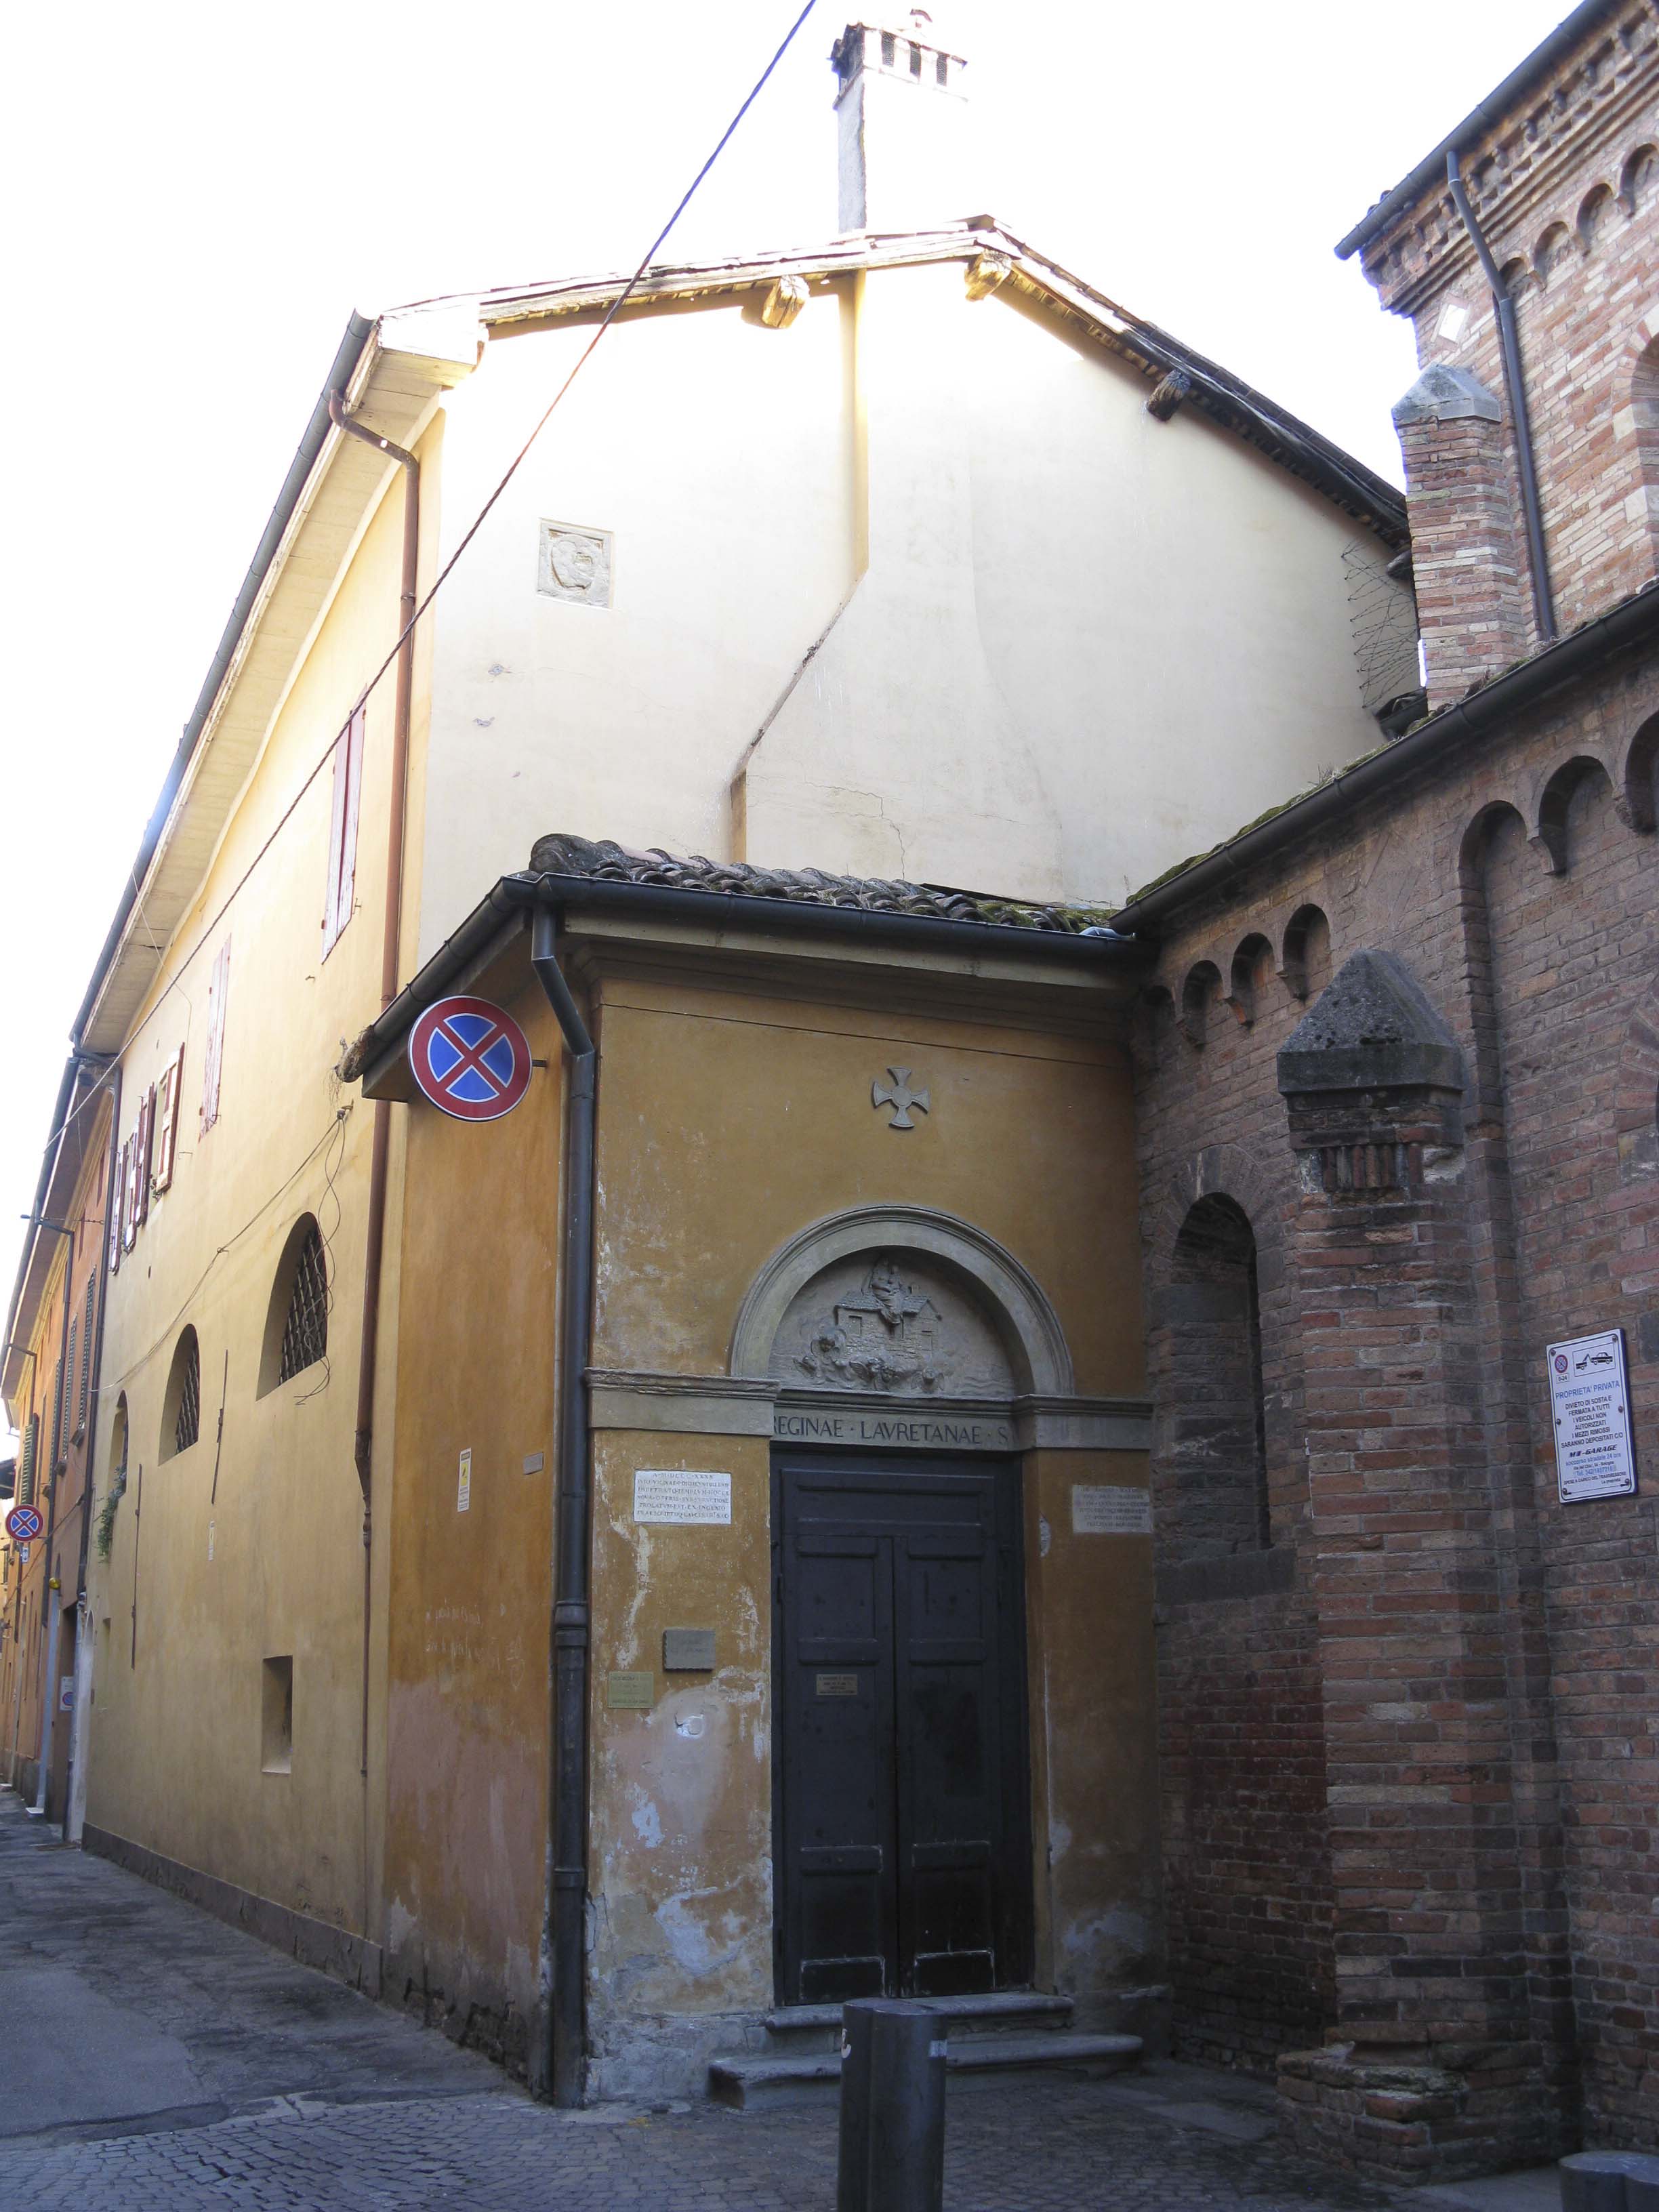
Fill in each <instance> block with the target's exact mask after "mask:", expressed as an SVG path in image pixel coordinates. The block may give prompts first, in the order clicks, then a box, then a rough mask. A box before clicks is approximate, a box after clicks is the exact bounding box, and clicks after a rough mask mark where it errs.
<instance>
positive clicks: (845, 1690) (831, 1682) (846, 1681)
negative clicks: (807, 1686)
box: [817, 1674, 859, 1698]
mask: <svg viewBox="0 0 1659 2212" xmlns="http://www.w3.org/2000/svg"><path fill="white" fill-rule="evenodd" d="M817 1684H818V1695H819V1697H821V1698H856V1697H857V1695H858V1693H859V1678H858V1676H857V1675H856V1674H820V1675H819V1676H818V1678H817Z"/></svg>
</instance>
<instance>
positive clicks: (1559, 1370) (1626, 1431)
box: [1545, 1328, 1636, 1505]
mask: <svg viewBox="0 0 1659 2212" xmlns="http://www.w3.org/2000/svg"><path fill="white" fill-rule="evenodd" d="M1545 1357H1546V1358H1547V1361H1548V1363H1549V1377H1550V1412H1551V1413H1552V1415H1553V1417H1554V1421H1555V1473H1556V1480H1557V1482H1558V1483H1559V1486H1560V1492H1561V1503H1562V1504H1564V1505H1572V1504H1577V1501H1578V1500H1579V1499H1580V1498H1626V1497H1628V1496H1629V1495H1630V1493H1631V1492H1632V1491H1633V1490H1634V1489H1635V1487H1636V1455H1635V1453H1634V1452H1633V1451H1632V1449H1631V1441H1630V1391H1629V1389H1628V1387H1627V1386H1626V1381H1625V1340H1624V1337H1623V1334H1621V1333H1620V1330H1618V1329H1616V1328H1608V1329H1603V1330H1602V1332H1601V1334H1600V1335H1599V1336H1575V1337H1573V1338H1571V1340H1569V1341H1568V1342H1567V1343H1565V1344H1552V1345H1550V1346H1548V1347H1547V1352H1546V1354H1545Z"/></svg>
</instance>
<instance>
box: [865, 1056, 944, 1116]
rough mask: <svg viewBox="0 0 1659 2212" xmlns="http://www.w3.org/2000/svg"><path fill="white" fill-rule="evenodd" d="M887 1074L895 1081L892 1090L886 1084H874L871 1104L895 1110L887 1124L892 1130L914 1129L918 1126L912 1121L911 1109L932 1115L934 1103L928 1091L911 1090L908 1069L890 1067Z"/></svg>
mask: <svg viewBox="0 0 1659 2212" xmlns="http://www.w3.org/2000/svg"><path fill="white" fill-rule="evenodd" d="M887 1073H889V1074H890V1076H891V1077H892V1079H893V1081H892V1085H891V1088H889V1086H888V1085H886V1084H884V1083H872V1085H870V1103H871V1104H872V1106H891V1107H892V1108H894V1109H895V1112H894V1115H893V1118H892V1120H891V1121H890V1122H889V1123H888V1124H887V1126H888V1127H889V1128H890V1129H914V1128H915V1126H916V1125H915V1122H914V1121H912V1120H911V1119H910V1109H911V1108H912V1107H913V1106H915V1107H919V1108H920V1109H921V1111H922V1112H923V1113H924V1114H930V1113H931V1112H932V1111H933V1101H932V1100H931V1098H930V1097H929V1096H928V1094H927V1091H912V1090H911V1088H910V1071H909V1069H908V1067H890V1068H889V1069H888V1071H887Z"/></svg>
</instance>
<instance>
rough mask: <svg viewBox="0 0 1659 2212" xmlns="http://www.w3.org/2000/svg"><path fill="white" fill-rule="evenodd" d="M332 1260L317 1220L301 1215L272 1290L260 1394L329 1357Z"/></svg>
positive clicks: (266, 1324) (260, 1359) (289, 1381)
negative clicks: (330, 1263)
mask: <svg viewBox="0 0 1659 2212" xmlns="http://www.w3.org/2000/svg"><path fill="white" fill-rule="evenodd" d="M328 1308H329V1291H328V1255H327V1253H326V1251H325V1249H324V1246H323V1237H322V1231H320V1230H319V1228H318V1226H317V1222H316V1217H315V1216H314V1215H313V1214H309V1213H302V1214H301V1216H300V1218H299V1219H298V1220H297V1221H296V1222H295V1225H294V1226H293V1228H292V1229H290V1230H289V1235H288V1242H287V1243H286V1244H284V1246H283V1256H282V1258H281V1260H280V1261H278V1262H277V1266H276V1276H275V1278H274V1279H273V1280H272V1283H271V1285H270V1307H269V1308H268V1310H267V1311H266V1315H265V1334H264V1346H263V1348H262V1350H261V1353H260V1358H259V1395H260V1396H261V1397H262V1398H263V1397H264V1396H265V1395H266V1394H267V1393H268V1392H270V1391H272V1390H275V1389H277V1388H278V1387H279V1386H280V1385H281V1384H282V1383H291V1382H292V1381H293V1379H294V1377H295V1376H296V1375H301V1374H303V1373H304V1372H305V1370H306V1369H307V1367H314V1366H315V1365H316V1364H317V1363H318V1362H319V1360H321V1359H325V1358H327V1356H328Z"/></svg>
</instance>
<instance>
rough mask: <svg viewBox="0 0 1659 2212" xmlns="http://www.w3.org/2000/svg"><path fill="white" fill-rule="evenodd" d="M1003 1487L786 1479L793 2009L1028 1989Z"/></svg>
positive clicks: (783, 1674)
mask: <svg viewBox="0 0 1659 2212" xmlns="http://www.w3.org/2000/svg"><path fill="white" fill-rule="evenodd" d="M1015 1481H1016V1478H1015V1477H1014V1475H1013V1473H1012V1469H1006V1468H997V1467H995V1466H994V1465H992V1466H980V1465H973V1464H969V1465H967V1466H957V1467H954V1468H948V1469H941V1468H938V1467H936V1466H934V1465H933V1464H932V1463H929V1464H928V1465H927V1466H926V1467H922V1466H918V1465H917V1463H915V1462H901V1463H898V1464H896V1465H895V1464H893V1463H890V1462H888V1463H880V1462H877V1463H871V1462H859V1463H855V1464H851V1463H848V1462H828V1463H826V1462H814V1461H812V1460H811V1459H805V1460H796V1459H793V1458H791V1459H782V1460H781V1464H780V1466H779V1468H778V1469H777V1481H776V1497H775V1522H774V1541H775V1548H776V1553H777V1572H776V1576H775V1598H776V1613H775V1624H774V1634H775V1638H776V1639H777V1641H776V1683H777V1694H778V1714H777V1721H778V1730H779V1735H778V1745H777V1756H778V1771H779V1803H778V1808H777V1810H778V1819H777V1830H776V1832H777V1844H778V1854H777V1856H778V1865H777V1875H778V1892H779V1895H778V1914H779V1966H780V1974H779V1982H780V1988H779V1995H780V1996H781V1998H782V2000H783V2001H784V2002H802V2003H811V2002H823V2001H829V2000H832V1999H841V1998H845V1997H849V1996H873V1995H880V1994H888V1995H896V1994H900V1993H903V1994H915V1995H919V1996H954V1995H960V1994H968V1993H972V1992H974V1991H977V1990H989V1989H995V1988H998V1987H1000V1986H1005V1985H1006V1984H1009V1983H1010V1982H1013V1981H1018V1980H1023V1979H1024V1978H1025V1976H1026V1974H1027V1973H1028V1972H1029V1971H1030V1968H1029V1948H1030V1936H1029V1927H1030V1869H1029V1865H1028V1863H1027V1861H1028V1858H1029V1849H1028V1845H1027V1842H1026V1833H1027V1832H1026V1826H1025V1819H1024V1787H1025V1784H1024V1776H1025V1754H1024V1734H1023V1717H1024V1689H1023V1683H1024V1669H1023V1652H1022V1647H1021V1634H1022V1631H1021V1621H1020V1613H1021V1607H1020V1603H1019V1599H1020V1594H1021V1593H1020V1582H1019V1572H1018V1518H1017V1498H1016V1493H1015ZM1011 1723H1012V1724H1011Z"/></svg>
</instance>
